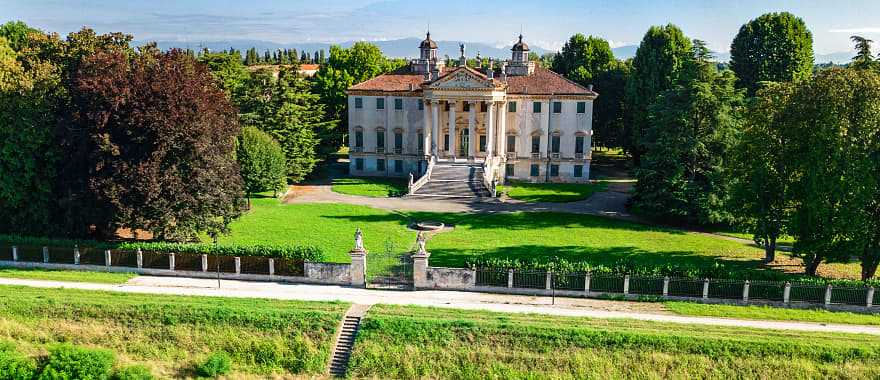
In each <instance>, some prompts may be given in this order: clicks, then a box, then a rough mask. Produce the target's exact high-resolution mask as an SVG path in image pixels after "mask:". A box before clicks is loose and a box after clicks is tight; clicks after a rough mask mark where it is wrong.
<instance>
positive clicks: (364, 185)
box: [331, 177, 407, 198]
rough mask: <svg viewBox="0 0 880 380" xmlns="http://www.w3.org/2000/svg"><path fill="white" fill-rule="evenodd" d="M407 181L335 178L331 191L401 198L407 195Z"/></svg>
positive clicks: (396, 179)
mask: <svg viewBox="0 0 880 380" xmlns="http://www.w3.org/2000/svg"><path fill="white" fill-rule="evenodd" d="M406 187H407V180H405V179H402V178H379V177H349V178H334V179H333V185H332V186H331V189H332V190H333V191H334V192H336V193H340V194H347V195H361V196H366V197H382V198H387V197H399V196H401V195H404V194H406Z"/></svg>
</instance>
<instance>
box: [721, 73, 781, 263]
mask: <svg viewBox="0 0 880 380" xmlns="http://www.w3.org/2000/svg"><path fill="white" fill-rule="evenodd" d="M793 91H794V86H793V85H791V84H789V83H773V84H770V85H768V86H767V87H765V88H763V89H760V90H758V92H757V96H756V98H755V99H754V100H753V101H752V102H751V104H750V105H749V108H748V112H747V113H746V115H747V116H746V117H745V120H744V126H743V132H742V134H741V135H740V138H739V141H738V142H737V145H736V146H735V147H734V148H733V149H732V151H731V154H730V157H731V159H730V161H729V167H728V169H729V172H728V173H727V174H728V178H729V180H730V184H731V185H730V187H731V191H730V194H731V196H730V202H729V205H730V212H731V213H732V214H733V215H734V217H735V220H736V222H737V224H739V225H740V226H742V227H744V228H745V230H747V231H748V232H750V233H752V235H753V237H754V239H755V242H756V243H758V244H759V245H761V246H763V247H764V262H767V263H769V262H773V261H774V260H775V258H776V241H777V239H778V238H779V236H780V235H782V233H783V232H785V229H786V227H787V222H788V213H789V212H790V210H791V208H792V204H791V201H790V200H789V199H788V198H787V193H788V192H789V191H790V190H789V185H790V182H791V177H790V173H789V172H790V169H789V168H788V166H789V165H788V162H789V160H788V157H786V156H785V154H784V152H785V148H786V146H787V143H786V140H785V138H784V134H783V128H784V123H785V122H786V121H787V118H789V117H790V116H791V115H790V114H788V109H789V107H788V104H789V103H790V101H791V96H792V93H793Z"/></svg>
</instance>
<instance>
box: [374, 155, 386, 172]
mask: <svg viewBox="0 0 880 380" xmlns="http://www.w3.org/2000/svg"><path fill="white" fill-rule="evenodd" d="M376 170H377V171H380V172H384V171H385V160H384V159H381V158H380V159H378V160H376Z"/></svg>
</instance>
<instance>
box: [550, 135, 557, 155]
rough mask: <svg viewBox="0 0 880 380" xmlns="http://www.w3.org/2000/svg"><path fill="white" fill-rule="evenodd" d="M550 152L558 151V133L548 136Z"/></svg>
mask: <svg viewBox="0 0 880 380" xmlns="http://www.w3.org/2000/svg"><path fill="white" fill-rule="evenodd" d="M550 152H552V153H559V135H558V134H555V135H553V136H551V137H550Z"/></svg>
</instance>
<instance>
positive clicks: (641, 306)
mask: <svg viewBox="0 0 880 380" xmlns="http://www.w3.org/2000/svg"><path fill="white" fill-rule="evenodd" d="M0 285H22V286H30V287H38V288H71V289H85V290H105V291H116V292H124V293H141V294H143V293H147V294H173V295H197V296H217V297H233V298H269V299H281V300H302V301H343V302H351V303H357V304H361V305H374V304H391V305H417V306H432V307H444V308H453V309H466V310H488V311H496V312H505V313H534V314H545V315H557V316H571V317H590V318H603V319H609V318H610V319H617V318H624V319H636V320H643V321H656V322H670V323H680V324H699V325H714V326H727V327H747V328H755V329H772V330H792V331H814V332H840V333H855V334H870V335H880V327H876V326H862V325H836V324H824V323H821V324H820V323H807V322H787V321H758V320H743V319H727V318H711V317H686V316H679V315H674V314H671V313H669V312H667V311H666V310H665V309H664V307H663V305H662V304H658V303H647V302H645V303H641V302H623V301H604V300H594V299H578V298H556V299H555V305H553V304H551V302H553V300H552V299H551V298H550V297H533V296H517V295H500V294H484V293H473V292H455V291H418V292H406V291H394V290H375V289H359V288H348V287H340V286H325V285H304V284H280V283H261V282H259V283H258V282H245V281H232V280H223V281H222V283H221V286H222V288H217V280H210V279H192V278H180V277H151V276H140V277H137V278H135V279H133V280H131V281H129V282H128V283H127V284H124V285H108V284H91V283H76V282H59V281H39V280H21V279H6V278H0Z"/></svg>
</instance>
